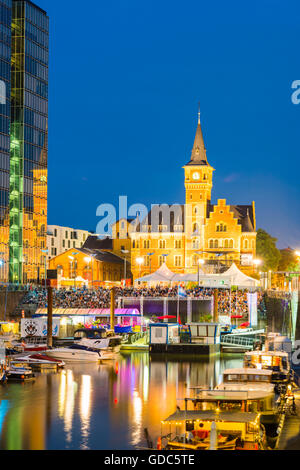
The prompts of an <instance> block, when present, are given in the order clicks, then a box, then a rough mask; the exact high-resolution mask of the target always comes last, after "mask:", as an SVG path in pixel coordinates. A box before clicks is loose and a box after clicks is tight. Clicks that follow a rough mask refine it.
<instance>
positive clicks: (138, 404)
mask: <svg viewBox="0 0 300 470" xmlns="http://www.w3.org/2000/svg"><path fill="white" fill-rule="evenodd" d="M132 406H133V423H134V427H133V428H134V432H133V435H132V444H133V445H137V444H138V442H139V441H140V434H141V427H142V407H143V406H142V399H141V398H140V397H139V394H138V392H137V391H136V390H135V391H134V392H133V400H132Z"/></svg>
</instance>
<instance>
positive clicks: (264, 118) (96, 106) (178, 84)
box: [37, 0, 300, 248]
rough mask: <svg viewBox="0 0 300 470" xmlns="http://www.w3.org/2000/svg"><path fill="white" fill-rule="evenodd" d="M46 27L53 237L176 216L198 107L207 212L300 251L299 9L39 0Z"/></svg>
mask: <svg viewBox="0 0 300 470" xmlns="http://www.w3.org/2000/svg"><path fill="white" fill-rule="evenodd" d="M37 3H38V4H39V5H40V6H41V7H42V8H44V9H45V10H47V12H48V14H49V16H50V23H51V41H50V44H51V50H50V56H51V61H50V96H49V100H50V119H49V218H48V223H49V224H58V225H66V226H71V227H74V228H82V229H88V230H96V224H97V222H98V220H99V219H97V218H96V207H97V206H98V205H99V204H101V203H114V204H115V203H116V202H117V198H118V195H127V196H128V200H129V204H132V203H136V202H141V203H145V204H146V205H150V204H151V203H159V202H160V203H182V202H184V184H183V170H182V168H181V167H182V165H183V164H185V163H186V162H187V161H188V160H189V157H190V151H191V149H192V145H193V139H194V134H195V130H196V124H197V103H198V101H199V100H200V102H201V121H202V129H203V134H204V139H205V143H206V147H207V156H208V160H209V162H210V164H211V165H212V166H213V167H214V168H215V169H216V171H215V173H214V188H213V202H215V201H216V200H217V198H226V199H227V200H228V202H230V203H232V204H238V203H239V204H246V203H251V201H252V200H255V201H256V208H257V225H258V227H262V228H264V229H266V230H267V231H269V232H270V233H271V234H272V235H274V236H276V237H278V239H279V243H278V245H279V247H284V246H287V245H290V246H293V247H294V248H296V247H298V248H300V185H299V175H300V161H299V145H300V139H299V136H300V105H293V104H292V101H291V94H292V90H291V83H292V82H293V81H294V80H297V79H300V61H299V43H300V39H299V38H300V36H299V28H300V2H299V1H293V0H290V1H289V2H283V1H278V0H259V1H256V0H255V1H253V0H252V1H248V2H241V1H240V0H239V1H230V0H229V1H226V2H224V1H221V0H219V1H214V2H207V1H206V2H204V1H200V0H189V1H187V2H183V1H180V2H179V1H177V0H172V1H170V0H163V1H161V0H160V1H158V0H151V1H141V0H127V1H126V0H114V1H113V2H110V1H103V0H100V1H99V0H90V1H88V2H86V3H84V2H82V0H81V1H76V0H72V1H71V0H64V1H63V2H58V1H57V0H38V1H37Z"/></svg>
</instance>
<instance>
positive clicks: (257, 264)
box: [252, 259, 261, 272]
mask: <svg viewBox="0 0 300 470" xmlns="http://www.w3.org/2000/svg"><path fill="white" fill-rule="evenodd" d="M252 262H253V265H254V271H255V272H257V267H258V266H259V265H260V264H261V259H254V260H253V261H252Z"/></svg>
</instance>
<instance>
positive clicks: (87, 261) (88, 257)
mask: <svg viewBox="0 0 300 470" xmlns="http://www.w3.org/2000/svg"><path fill="white" fill-rule="evenodd" d="M84 261H85V262H86V263H88V265H89V267H90V262H91V261H92V258H91V257H90V256H86V257H85V258H84ZM92 269H93V268H92ZM92 275H93V274H92ZM88 285H89V280H88ZM92 285H93V282H92Z"/></svg>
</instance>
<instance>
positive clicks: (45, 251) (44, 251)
mask: <svg viewBox="0 0 300 470" xmlns="http://www.w3.org/2000/svg"><path fill="white" fill-rule="evenodd" d="M41 252H42V253H46V254H45V256H44V258H45V289H46V287H47V254H48V253H49V250H48V248H47V250H41Z"/></svg>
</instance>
